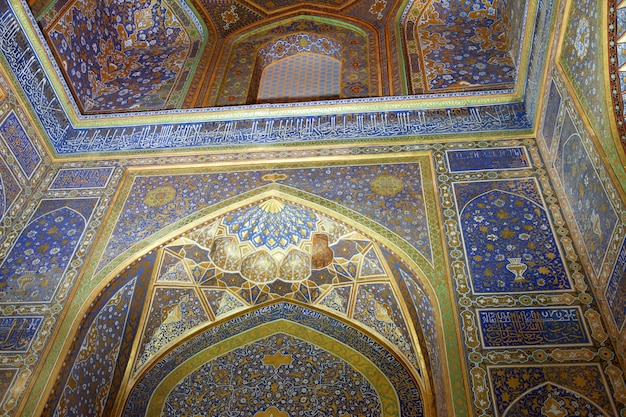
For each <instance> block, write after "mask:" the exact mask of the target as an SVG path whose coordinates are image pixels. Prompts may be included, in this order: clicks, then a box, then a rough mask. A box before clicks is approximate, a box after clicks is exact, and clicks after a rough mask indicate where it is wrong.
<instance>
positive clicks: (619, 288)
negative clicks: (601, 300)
mask: <svg viewBox="0 0 626 417" xmlns="http://www.w3.org/2000/svg"><path fill="white" fill-rule="evenodd" d="M604 296H605V297H606V302H607V304H608V305H609V307H610V310H611V313H612V314H613V320H615V324H616V325H617V328H618V329H620V330H621V329H623V328H624V324H625V323H626V240H624V242H623V243H622V248H621V250H620V252H619V255H618V257H617V260H616V261H615V267H614V268H613V273H612V274H611V277H610V278H609V282H608V283H607V285H606V290H605V292H604Z"/></svg>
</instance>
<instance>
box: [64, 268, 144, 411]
mask: <svg viewBox="0 0 626 417" xmlns="http://www.w3.org/2000/svg"><path fill="white" fill-rule="evenodd" d="M135 283H136V280H134V279H133V280H132V281H130V282H128V283H127V284H126V285H125V286H124V287H122V288H121V289H120V290H119V291H118V292H117V293H116V294H115V295H114V296H113V297H112V298H111V299H110V301H109V302H108V303H107V304H106V305H105V306H104V307H103V308H102V309H101V310H100V312H99V313H98V314H97V316H96V317H95V318H94V320H93V322H92V323H91V324H90V327H89V329H88V330H87V332H86V335H85V338H84V340H83V342H82V344H81V347H80V350H79V351H78V354H77V356H76V357H75V358H74V360H73V363H72V367H71V372H70V375H69V379H68V381H67V383H66V385H65V387H64V388H63V390H62V395H61V398H60V401H59V403H58V406H57V408H56V409H55V410H54V413H53V415H54V416H66V415H91V416H101V415H104V413H105V411H106V410H105V404H106V401H107V398H108V396H109V390H110V389H111V381H112V379H113V373H114V371H115V365H116V362H117V358H118V354H119V350H120V345H121V335H122V334H123V331H122V332H120V329H122V330H123V329H124V328H125V326H126V322H127V320H128V316H129V312H130V303H131V300H132V298H133V291H134V289H135Z"/></svg>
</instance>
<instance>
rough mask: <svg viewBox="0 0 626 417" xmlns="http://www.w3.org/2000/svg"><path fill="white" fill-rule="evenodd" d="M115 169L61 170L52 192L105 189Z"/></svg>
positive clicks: (53, 182)
mask: <svg viewBox="0 0 626 417" xmlns="http://www.w3.org/2000/svg"><path fill="white" fill-rule="evenodd" d="M113 169H114V168H108V167H107V168H104V167H103V168H81V169H60V170H59V172H57V174H56V176H55V177H54V180H53V181H52V184H50V187H49V189H50V190H74V189H83V188H104V187H106V186H107V183H108V182H109V179H110V178H111V174H113Z"/></svg>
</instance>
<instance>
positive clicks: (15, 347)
mask: <svg viewBox="0 0 626 417" xmlns="http://www.w3.org/2000/svg"><path fill="white" fill-rule="evenodd" d="M43 319H44V317H43V316H32V317H7V316H0V352H3V353H4V352H13V353H15V352H27V351H28V349H29V348H30V345H31V343H32V342H33V339H34V338H35V336H36V335H37V332H38V331H39V326H40V325H41V323H42V322H43Z"/></svg>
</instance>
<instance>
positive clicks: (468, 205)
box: [454, 179, 571, 293]
mask: <svg viewBox="0 0 626 417" xmlns="http://www.w3.org/2000/svg"><path fill="white" fill-rule="evenodd" d="M454 191H455V195H456V199H457V203H458V207H459V212H460V220H461V226H462V233H463V239H464V244H465V249H466V251H467V258H468V264H469V269H470V274H471V277H472V281H471V282H472V285H473V289H474V292H476V293H503V292H530V291H554V290H561V291H562V290H569V289H570V288H571V283H570V280H569V278H568V274H567V272H566V270H565V267H564V265H563V261H562V259H561V255H560V252H559V248H558V245H557V243H556V239H555V236H554V234H553V231H552V228H551V226H550V221H549V219H548V214H547V212H546V209H545V206H544V203H543V201H542V199H541V196H540V195H539V189H538V185H537V183H536V181H535V180H533V179H520V180H515V181H485V182H473V183H455V184H454Z"/></svg>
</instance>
